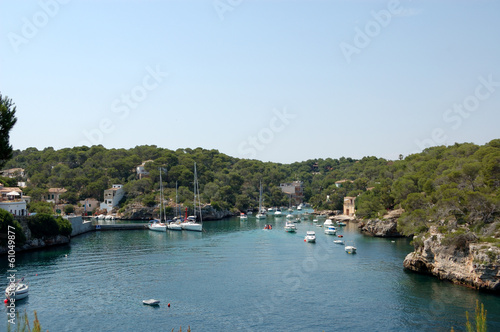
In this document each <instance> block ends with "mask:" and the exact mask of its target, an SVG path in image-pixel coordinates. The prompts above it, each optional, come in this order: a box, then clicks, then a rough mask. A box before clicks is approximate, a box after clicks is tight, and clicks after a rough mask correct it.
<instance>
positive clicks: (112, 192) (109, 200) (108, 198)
mask: <svg viewBox="0 0 500 332" xmlns="http://www.w3.org/2000/svg"><path fill="white" fill-rule="evenodd" d="M124 195H125V190H123V185H122V184H114V185H113V186H112V187H111V188H109V189H106V190H104V202H103V203H101V209H105V210H107V211H108V212H110V211H111V210H112V209H113V208H114V207H115V206H118V203H120V200H121V199H122V198H123V196H124Z"/></svg>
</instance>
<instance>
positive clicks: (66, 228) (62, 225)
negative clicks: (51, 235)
mask: <svg viewBox="0 0 500 332" xmlns="http://www.w3.org/2000/svg"><path fill="white" fill-rule="evenodd" d="M56 222H57V226H58V227H59V234H61V235H64V236H70V235H71V232H72V231H73V227H72V226H71V223H70V222H69V220H67V219H64V218H61V217H57V219H56Z"/></svg>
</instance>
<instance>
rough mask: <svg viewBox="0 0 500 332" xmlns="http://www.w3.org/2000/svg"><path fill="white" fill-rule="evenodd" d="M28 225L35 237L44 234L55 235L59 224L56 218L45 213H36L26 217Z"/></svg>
mask: <svg viewBox="0 0 500 332" xmlns="http://www.w3.org/2000/svg"><path fill="white" fill-rule="evenodd" d="M28 227H29V228H30V230H31V234H32V236H33V237H35V238H40V237H44V236H55V235H57V234H59V225H58V224H57V221H56V219H55V218H54V217H53V216H52V215H50V214H46V213H40V214H36V215H34V216H30V217H28Z"/></svg>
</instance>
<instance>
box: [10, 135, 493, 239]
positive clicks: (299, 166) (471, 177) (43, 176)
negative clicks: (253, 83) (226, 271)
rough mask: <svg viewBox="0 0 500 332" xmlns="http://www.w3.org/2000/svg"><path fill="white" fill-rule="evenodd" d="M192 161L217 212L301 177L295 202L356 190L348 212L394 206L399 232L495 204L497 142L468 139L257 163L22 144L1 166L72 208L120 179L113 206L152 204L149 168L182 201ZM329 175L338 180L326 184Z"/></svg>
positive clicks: (144, 149)
mask: <svg viewBox="0 0 500 332" xmlns="http://www.w3.org/2000/svg"><path fill="white" fill-rule="evenodd" d="M148 160H149V161H150V162H148V163H146V165H145V168H146V170H147V171H149V172H150V176H149V177H145V178H142V179H139V178H138V176H137V174H136V171H135V169H136V167H137V166H138V165H140V164H142V163H143V162H144V161H148ZM194 162H196V163H197V169H198V178H199V182H200V186H201V196H202V197H201V198H202V202H203V203H211V204H212V205H213V206H215V207H217V208H228V209H231V208H237V209H239V210H245V209H247V208H250V207H256V206H257V204H258V196H259V182H260V181H262V183H263V187H264V204H265V205H266V206H280V205H282V206H283V205H284V206H287V205H288V204H289V200H288V197H287V196H286V195H284V194H283V193H282V192H281V190H280V188H279V185H280V183H283V182H291V181H295V180H299V181H303V183H304V200H305V201H306V202H309V203H311V204H312V205H313V206H314V207H315V208H317V209H329V210H341V209H342V204H343V198H344V196H357V199H356V205H357V216H358V217H361V218H370V217H377V216H382V215H383V214H384V213H385V212H386V211H387V210H390V209H394V208H397V207H402V208H404V209H405V211H406V212H405V214H404V215H403V218H402V219H401V220H402V222H401V223H400V227H401V229H402V231H403V232H404V233H405V234H407V235H409V234H415V233H418V232H421V231H425V230H426V228H427V227H428V225H427V224H428V222H429V220H444V219H449V218H453V219H456V220H457V221H458V222H471V223H477V224H478V225H479V224H488V223H491V222H492V221H493V220H494V219H495V218H498V213H499V210H500V207H499V204H500V203H499V200H500V189H499V188H500V186H499V181H500V140H499V139H497V140H493V141H491V142H489V143H487V144H485V145H484V146H477V145H475V144H471V143H463V144H455V145H453V146H449V147H444V146H441V147H433V148H429V149H426V150H424V151H423V152H421V153H418V154H414V155H410V156H408V157H406V158H405V159H403V160H396V161H388V160H385V159H382V158H376V157H365V158H362V159H360V160H354V159H351V158H344V157H342V158H340V159H331V158H327V159H315V160H307V161H304V162H297V163H293V164H279V163H271V162H267V163H264V162H261V161H257V160H248V159H238V158H234V157H230V156H227V155H225V154H223V153H220V152H218V151H217V150H205V149H202V148H196V149H178V150H175V151H173V150H168V149H163V148H158V147H156V146H137V147H135V148H133V149H106V148H104V147H102V146H92V147H75V148H71V149H69V148H67V149H61V150H54V149H52V148H46V149H44V150H42V151H39V150H37V149H35V148H29V149H26V150H24V151H18V150H17V151H14V156H13V158H12V159H11V160H10V161H9V162H8V163H7V165H6V166H5V168H15V167H21V168H24V169H25V170H26V174H27V177H28V179H29V181H28V188H26V189H25V193H26V194H29V195H31V196H32V198H33V199H34V200H37V199H40V198H41V197H42V195H43V193H45V192H46V191H47V190H48V188H51V187H64V188H66V189H67V190H68V192H67V193H66V194H65V197H64V199H65V200H66V201H67V202H69V203H72V204H76V202H77V201H78V200H83V199H85V198H96V199H98V200H100V201H102V200H103V192H104V190H105V189H107V188H109V187H111V185H112V184H123V185H124V188H125V191H126V199H125V200H124V201H123V202H122V205H126V204H129V203H132V202H134V203H141V204H143V205H145V206H146V205H150V206H151V205H154V204H155V202H157V200H158V188H159V168H160V167H162V168H164V169H166V170H167V175H166V178H165V176H163V181H164V183H165V188H166V196H167V197H168V198H171V199H175V186H176V182H177V184H178V186H179V201H180V202H181V203H182V202H185V203H187V204H189V202H191V200H192V197H193V194H192V187H193V165H194ZM339 180H347V181H343V182H342V184H336V182H337V181H339Z"/></svg>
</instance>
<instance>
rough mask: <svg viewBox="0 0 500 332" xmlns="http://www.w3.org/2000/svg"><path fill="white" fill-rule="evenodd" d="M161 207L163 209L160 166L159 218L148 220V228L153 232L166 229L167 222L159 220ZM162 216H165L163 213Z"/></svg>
mask: <svg viewBox="0 0 500 332" xmlns="http://www.w3.org/2000/svg"><path fill="white" fill-rule="evenodd" d="M163 209H164V202H163V183H162V179H161V168H160V219H153V220H151V221H150V222H149V224H148V228H149V229H150V230H152V231H155V232H166V231H167V223H166V222H162V220H161V216H162V210H163ZM163 217H165V214H163Z"/></svg>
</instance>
